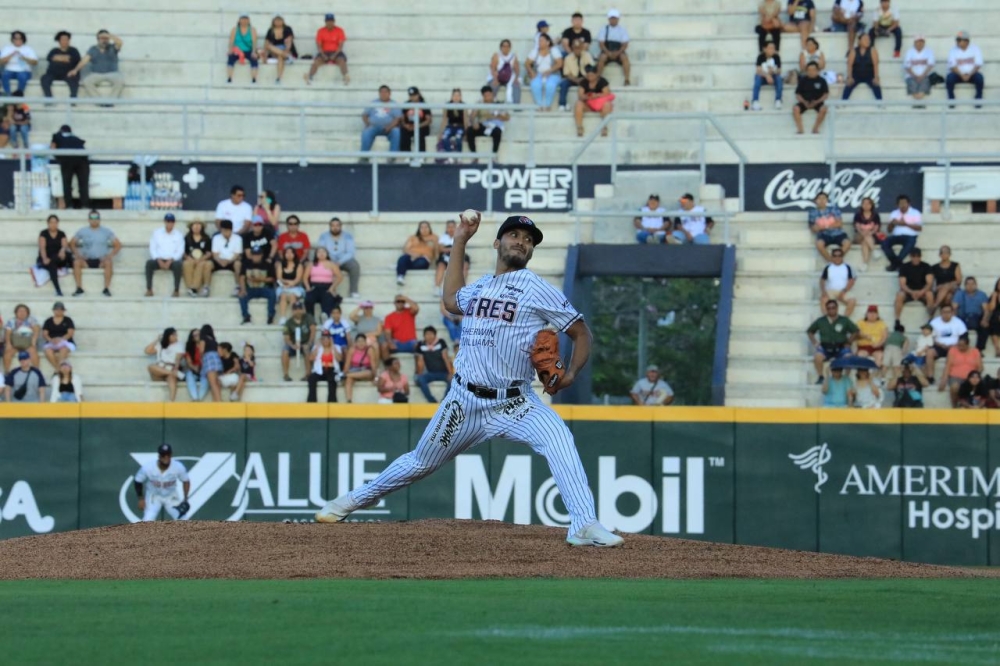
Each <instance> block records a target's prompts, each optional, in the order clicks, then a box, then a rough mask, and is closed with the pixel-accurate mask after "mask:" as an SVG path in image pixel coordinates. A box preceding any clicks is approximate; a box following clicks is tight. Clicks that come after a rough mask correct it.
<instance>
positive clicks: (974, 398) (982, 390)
mask: <svg viewBox="0 0 1000 666" xmlns="http://www.w3.org/2000/svg"><path fill="white" fill-rule="evenodd" d="M952 407H958V408H959V409H986V408H990V409H996V407H997V402H996V400H994V399H993V395H992V394H991V392H990V389H989V386H988V384H987V383H986V381H985V380H984V379H983V376H982V374H981V373H980V372H978V371H976V370H973V371H972V372H970V373H969V376H968V377H967V378H966V379H965V381H963V382H962V383H961V384H960V385H959V387H958V391H957V392H956V395H955V403H954V404H953V405H952Z"/></svg>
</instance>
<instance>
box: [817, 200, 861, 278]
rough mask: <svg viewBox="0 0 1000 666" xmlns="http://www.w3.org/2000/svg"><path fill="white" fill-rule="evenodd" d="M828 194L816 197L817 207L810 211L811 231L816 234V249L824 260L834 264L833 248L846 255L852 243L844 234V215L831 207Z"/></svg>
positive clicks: (834, 207)
mask: <svg viewBox="0 0 1000 666" xmlns="http://www.w3.org/2000/svg"><path fill="white" fill-rule="evenodd" d="M829 201H830V197H829V196H828V195H827V193H826V192H820V193H819V194H817V195H816V206H815V207H814V208H813V209H812V210H810V211H809V230H810V231H812V232H813V233H814V234H816V249H817V250H819V253H820V254H821V255H822V256H823V259H825V260H826V261H828V262H830V263H832V262H833V255H832V254H831V253H830V248H831V247H839V248H840V249H841V251H842V252H843V253H844V254H845V255H846V254H847V252H848V250H850V249H851V241H850V239H849V238H848V237H847V234H846V233H844V215H843V213H841V212H840V209H839V208H837V207H836V206H830V205H829Z"/></svg>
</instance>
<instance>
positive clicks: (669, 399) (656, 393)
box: [629, 365, 675, 407]
mask: <svg viewBox="0 0 1000 666" xmlns="http://www.w3.org/2000/svg"><path fill="white" fill-rule="evenodd" d="M629 395H630V396H631V397H632V402H633V403H635V404H636V405H639V406H640V407H661V406H666V405H672V404H673V402H674V398H675V396H674V390H673V389H672V388H670V384H668V383H667V382H666V380H665V379H663V377H661V376H660V368H659V367H658V366H656V365H649V366H646V376H645V377H641V378H640V379H639V380H637V381H636V383H635V384H633V385H632V390H631V392H629Z"/></svg>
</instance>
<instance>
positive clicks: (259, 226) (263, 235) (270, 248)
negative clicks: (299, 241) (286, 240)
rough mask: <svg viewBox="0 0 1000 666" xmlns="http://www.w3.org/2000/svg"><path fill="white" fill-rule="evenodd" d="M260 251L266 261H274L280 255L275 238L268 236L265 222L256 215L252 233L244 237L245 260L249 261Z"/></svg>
mask: <svg viewBox="0 0 1000 666" xmlns="http://www.w3.org/2000/svg"><path fill="white" fill-rule="evenodd" d="M258 250H260V254H262V255H263V256H264V261H269V262H272V261H274V257H275V255H277V253H278V244H277V243H276V242H274V237H273V236H268V235H267V231H265V229H264V220H262V219H260V217H259V216H257V215H254V216H253V221H252V222H251V223H250V233H248V234H245V235H244V236H243V258H244V259H249V258H250V255H251V254H253V253H255V252H257V251H258Z"/></svg>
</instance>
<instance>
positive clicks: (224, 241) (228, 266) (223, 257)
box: [201, 220, 243, 296]
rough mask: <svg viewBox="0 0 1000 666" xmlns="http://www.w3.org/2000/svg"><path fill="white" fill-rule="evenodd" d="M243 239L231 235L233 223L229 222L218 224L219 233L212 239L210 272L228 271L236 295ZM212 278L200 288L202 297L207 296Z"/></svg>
mask: <svg viewBox="0 0 1000 666" xmlns="http://www.w3.org/2000/svg"><path fill="white" fill-rule="evenodd" d="M242 256H243V239H242V238H240V237H239V236H237V235H236V234H234V233H233V223H232V222H230V221H229V220H222V221H221V222H219V233H217V234H216V235H215V237H213V238H212V270H213V271H230V272H231V273H232V274H233V279H234V280H235V281H236V285H237V286H236V287H235V288H234V289H233V293H234V294H236V295H238V294H239V291H240V288H239V281H240V278H239V276H240V274H241V273H242V269H243V267H242V261H241V260H240V257H242ZM211 282H212V278H211V276H209V277H208V280H207V281H206V282H205V286H204V287H202V290H201V292H202V295H204V296H208V294H209V292H208V287H209V286H210V285H211Z"/></svg>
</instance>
